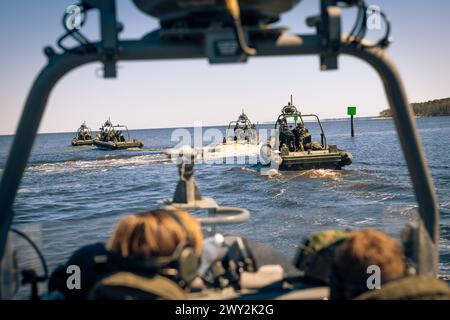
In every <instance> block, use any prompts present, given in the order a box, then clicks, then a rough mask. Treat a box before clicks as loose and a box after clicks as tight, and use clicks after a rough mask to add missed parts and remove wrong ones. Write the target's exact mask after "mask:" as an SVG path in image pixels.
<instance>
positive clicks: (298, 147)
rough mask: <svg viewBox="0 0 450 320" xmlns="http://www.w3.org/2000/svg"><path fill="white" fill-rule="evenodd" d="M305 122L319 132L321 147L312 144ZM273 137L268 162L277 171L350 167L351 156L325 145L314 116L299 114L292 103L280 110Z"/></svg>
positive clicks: (322, 131)
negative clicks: (313, 123) (312, 122)
mask: <svg viewBox="0 0 450 320" xmlns="http://www.w3.org/2000/svg"><path fill="white" fill-rule="evenodd" d="M305 118H314V119H316V121H317V124H318V127H319V129H320V143H319V142H317V141H313V140H312V135H311V133H310V132H309V130H308V129H307V128H306V126H305V121H304V119H305ZM275 132H276V135H277V136H276V137H272V138H271V139H270V140H269V142H268V145H267V147H268V153H269V154H270V157H271V159H272V160H271V161H276V162H277V166H278V169H279V170H307V169H341V168H342V167H343V166H348V165H350V164H351V163H352V155H351V153H350V152H348V151H346V150H341V149H338V147H337V146H336V145H335V144H327V138H326V135H325V132H324V130H323V126H322V123H321V122H320V119H319V117H318V116H317V115H315V114H302V113H301V112H299V111H298V110H297V108H296V107H295V106H294V104H293V103H292V96H291V101H290V102H288V104H287V105H286V106H285V107H284V108H283V109H282V110H281V114H280V115H279V116H278V118H277V120H276V122H275Z"/></svg>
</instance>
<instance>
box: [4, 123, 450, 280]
mask: <svg viewBox="0 0 450 320" xmlns="http://www.w3.org/2000/svg"><path fill="white" fill-rule="evenodd" d="M417 122H418V127H419V129H420V136H421V138H422V142H423V143H424V146H425V150H426V153H427V158H428V161H429V165H430V168H431V171H432V175H433V179H434V183H435V187H436V190H437V194H438V198H439V203H440V208H441V212H442V215H441V245H440V259H441V262H440V274H441V275H444V276H447V277H448V276H449V275H450V192H449V190H450V163H449V160H450V147H449V145H450V118H449V117H439V118H421V119H418V120H417ZM355 124H356V129H355V130H356V137H355V138H353V139H352V138H351V137H350V133H349V131H350V128H349V123H348V122H346V121H326V122H324V127H325V130H326V133H327V138H328V143H336V144H338V146H339V147H340V148H344V149H347V150H348V151H350V152H351V153H352V154H353V157H354V163H353V165H351V166H350V167H345V169H343V170H341V171H334V170H310V171H305V172H282V173H281V174H278V175H274V176H270V177H268V176H261V175H260V174H259V173H258V171H257V170H255V169H254V168H253V167H252V166H250V165H242V164H241V165H237V164H225V165H223V164H222V165H213V164H199V165H197V167H196V180H197V182H198V184H199V187H200V190H201V193H202V194H203V195H208V196H211V197H213V198H215V200H216V201H217V202H218V203H219V204H221V205H230V206H239V207H244V208H246V209H248V210H250V212H251V214H252V217H251V220H250V221H248V222H247V223H244V224H240V225H235V226H229V227H227V228H222V229H220V230H221V231H224V232H229V233H238V234H240V235H243V236H246V237H249V238H251V239H253V240H255V241H257V242H260V243H263V244H266V245H269V246H271V247H273V248H275V249H277V250H280V251H282V252H284V253H286V254H289V255H293V254H294V252H295V248H296V244H297V243H299V242H300V241H301V240H302V239H303V237H305V236H307V235H309V234H311V233H312V232H314V231H317V230H323V229H328V228H351V229H358V228H363V227H371V228H377V229H380V230H382V231H384V232H387V233H388V234H390V235H393V236H395V237H397V238H398V237H399V235H400V231H401V229H402V228H403V226H404V225H405V224H406V223H407V222H409V221H413V220H414V219H415V216H416V212H417V210H416V209H417V205H416V202H415V197H414V194H413V190H412V187H411V183H410V179H409V175H408V173H407V168H406V165H405V162H404V158H403V154H402V153H401V149H400V145H399V142H398V139H397V136H396V132H395V129H394V125H393V122H392V121H391V120H369V119H365V120H356V122H355ZM262 127H267V128H269V126H268V125H265V126H262ZM219 129H220V130H222V131H223V130H224V129H225V128H224V127H222V128H219ZM190 130H191V129H190ZM310 130H311V131H312V133H313V137H317V128H314V127H313V126H311V127H310ZM172 131H173V129H151V130H136V131H132V132H131V134H132V136H133V137H135V138H138V139H141V140H143V141H144V143H145V149H144V150H141V151H136V150H131V151H130V150H128V151H100V150H97V149H95V148H93V147H77V148H75V147H71V146H69V144H70V140H71V138H72V136H73V134H72V133H61V134H42V135H39V136H38V137H37V139H36V141H35V145H34V149H33V152H32V156H31V158H30V161H29V164H28V167H27V170H26V173H25V175H24V178H23V180H22V184H21V186H20V190H19V193H18V195H17V200H16V203H15V211H16V215H15V218H14V224H15V225H16V227H19V228H20V229H22V230H25V231H27V232H29V234H30V235H31V236H32V237H33V238H34V239H37V241H38V243H39V244H40V245H41V247H42V248H43V253H44V255H45V256H46V258H47V260H48V263H49V265H50V267H51V268H54V267H55V266H56V265H57V264H58V263H61V262H64V261H65V260H66V259H67V257H68V256H69V255H70V254H71V253H72V252H73V251H74V250H75V249H77V248H79V247H80V246H82V245H85V244H89V243H92V242H97V241H105V240H107V238H108V236H109V235H110V234H111V231H112V228H113V226H114V223H115V222H116V221H117V220H118V219H119V218H120V217H121V216H122V215H124V214H130V213H135V212H140V211H143V210H147V209H149V208H152V207H155V206H157V205H158V200H160V199H161V198H166V197H171V196H172V195H173V191H174V189H175V185H176V182H177V179H178V173H177V168H176V166H175V165H174V164H173V163H171V162H169V161H168V160H167V159H166V157H165V156H164V155H163V154H162V153H161V151H162V149H163V148H167V147H173V146H175V144H176V142H175V141H174V142H173V141H171V134H172ZM191 131H192V130H191ZM11 142H12V137H11V136H0V175H1V173H2V171H3V169H4V166H5V162H6V157H7V153H8V150H9V148H10V145H11ZM23 250H25V251H21V254H20V255H21V256H22V260H23V261H25V262H26V263H28V264H31V265H33V266H38V265H39V263H38V261H37V258H36V257H35V256H34V255H32V254H31V253H30V251H29V249H27V250H26V249H23Z"/></svg>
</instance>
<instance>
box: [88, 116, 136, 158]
mask: <svg viewBox="0 0 450 320" xmlns="http://www.w3.org/2000/svg"><path fill="white" fill-rule="evenodd" d="M123 130H125V131H126V134H127V139H125V135H124V133H123ZM93 143H94V146H96V147H97V148H99V149H101V150H118V149H130V148H142V147H143V146H144V143H143V142H142V141H140V140H137V139H131V138H130V132H129V130H128V127H127V126H125V125H120V124H117V125H113V124H112V123H111V121H110V120H109V119H108V120H107V121H106V122H105V123H104V124H103V125H102V127H101V128H100V133H99V134H97V136H96V137H95V139H94V142H93Z"/></svg>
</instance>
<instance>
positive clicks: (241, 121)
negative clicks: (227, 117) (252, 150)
mask: <svg viewBox="0 0 450 320" xmlns="http://www.w3.org/2000/svg"><path fill="white" fill-rule="evenodd" d="M233 143H246V144H248V143H249V144H258V135H257V132H256V125H255V124H254V123H252V122H251V121H250V119H249V118H248V116H247V115H246V114H245V113H244V110H242V113H241V114H240V115H239V117H238V119H237V120H236V121H231V122H230V123H229V124H228V129H227V132H226V136H225V137H224V138H223V144H233Z"/></svg>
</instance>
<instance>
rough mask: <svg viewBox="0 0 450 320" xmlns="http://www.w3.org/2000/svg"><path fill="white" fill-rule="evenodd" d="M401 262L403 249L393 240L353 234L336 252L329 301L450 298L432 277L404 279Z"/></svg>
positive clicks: (377, 233)
mask: <svg viewBox="0 0 450 320" xmlns="http://www.w3.org/2000/svg"><path fill="white" fill-rule="evenodd" d="M404 261H405V259H404V254H403V249H402V247H401V245H400V244H399V243H398V242H397V241H396V240H395V239H393V238H391V237H389V236H387V235H386V234H384V233H382V232H380V231H376V230H373V229H362V230H360V231H357V232H353V233H352V234H351V235H350V236H349V237H348V238H347V239H346V240H345V241H344V242H343V243H342V244H341V245H340V246H339V248H337V250H336V253H335V261H334V266H333V268H332V272H331V283H330V298H331V299H354V298H356V299H370V300H372V299H376V300H378V299H380V300H381V299H382V300H391V299H392V300H394V299H395V300H398V299H449V298H450V289H449V287H448V285H447V284H446V283H445V282H442V281H440V280H438V279H436V278H434V277H433V276H406V274H405V270H406V267H405V262H404ZM377 277H378V279H376V278H377ZM377 282H378V285H377ZM377 287H378V288H377Z"/></svg>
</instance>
